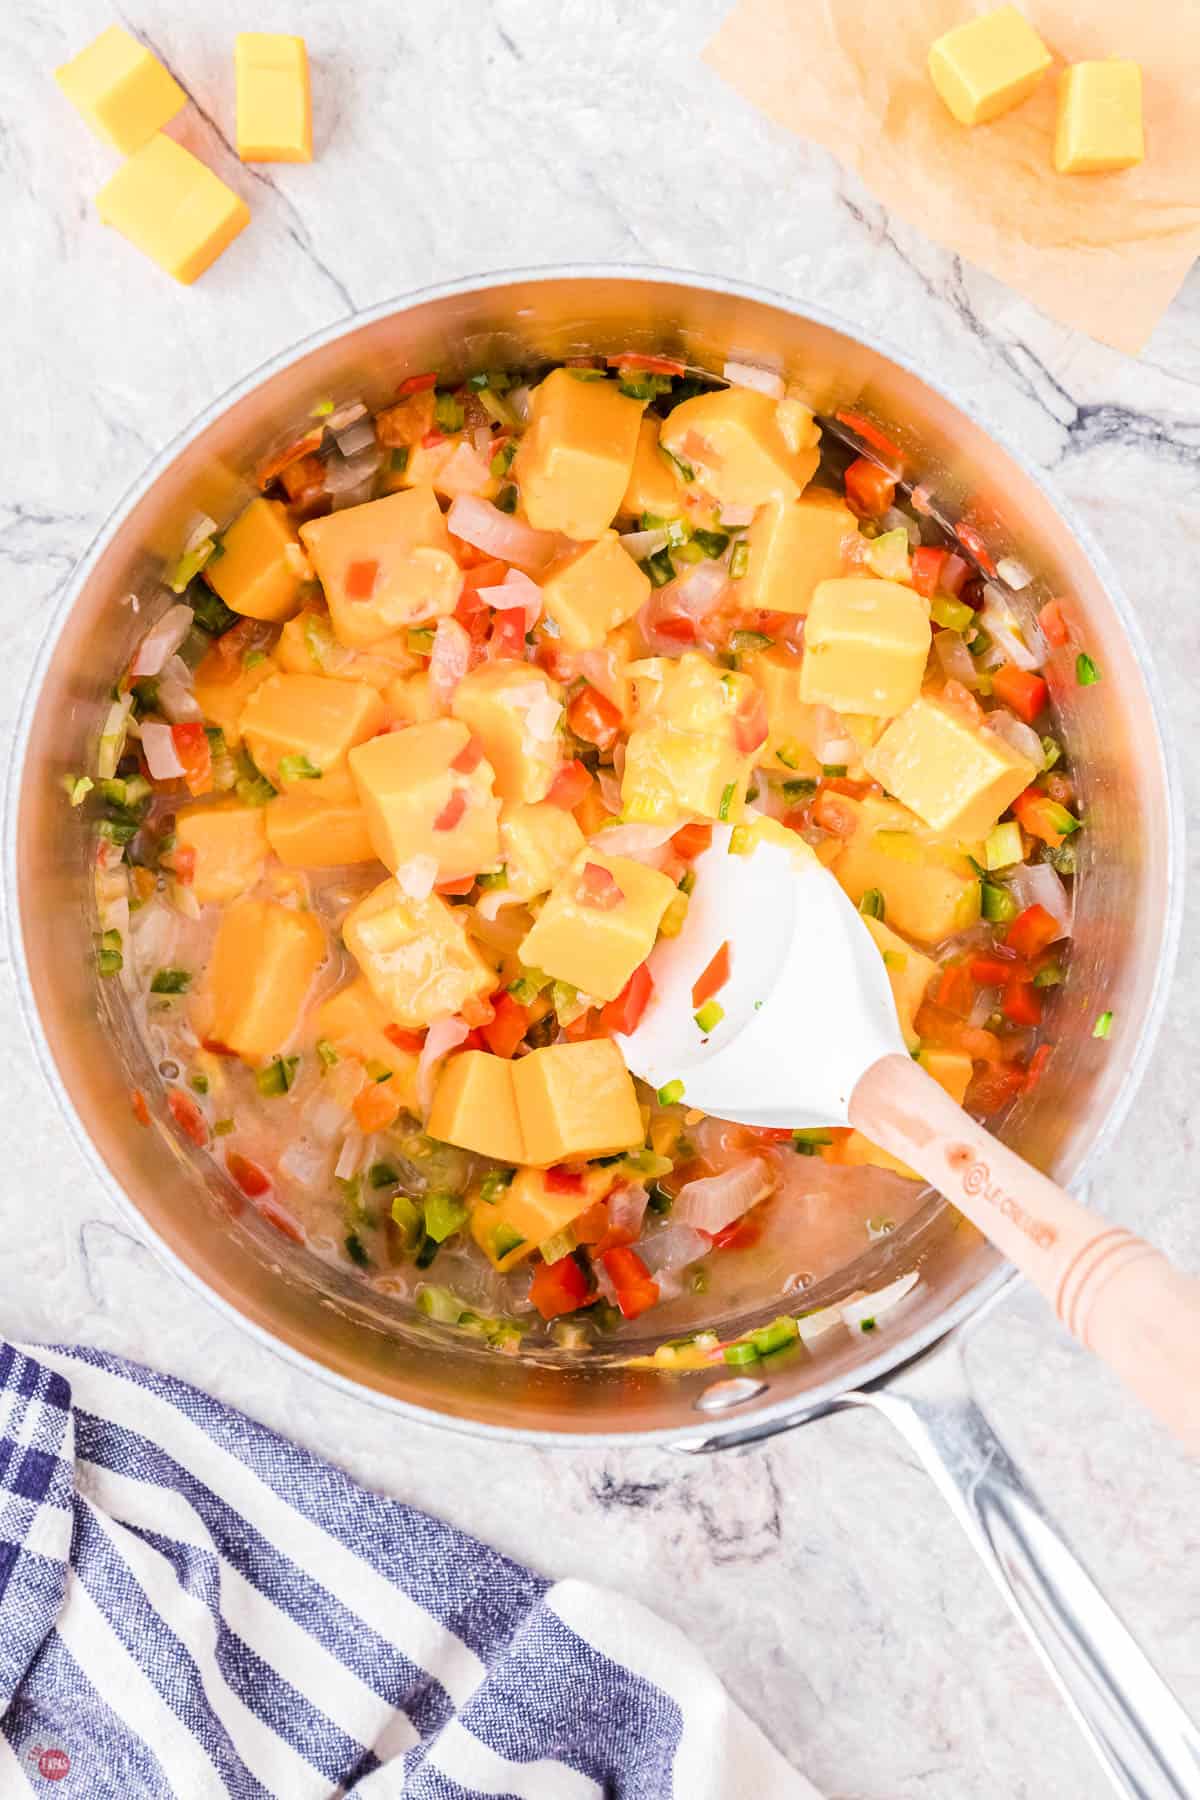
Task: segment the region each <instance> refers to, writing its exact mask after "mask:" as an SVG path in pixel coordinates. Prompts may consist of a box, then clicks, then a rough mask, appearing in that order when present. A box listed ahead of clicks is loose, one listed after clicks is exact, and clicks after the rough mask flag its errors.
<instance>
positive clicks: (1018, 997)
mask: <svg viewBox="0 0 1200 1800" xmlns="http://www.w3.org/2000/svg"><path fill="white" fill-rule="evenodd" d="M1000 1011H1001V1012H1002V1013H1003V1014H1004V1016H1005V1018H1006V1019H1008V1020H1010V1021H1011V1023H1012V1024H1014V1025H1040V1024H1041V1022H1042V996H1041V994H1040V993H1039V992H1038V990H1037V988H1035V987H1034V985H1033V983H1032V982H1031V981H1010V982H1009V984H1008V986H1007V987H1006V988H1005V990H1004V994H1003V997H1002V999H1001V1001H1000Z"/></svg>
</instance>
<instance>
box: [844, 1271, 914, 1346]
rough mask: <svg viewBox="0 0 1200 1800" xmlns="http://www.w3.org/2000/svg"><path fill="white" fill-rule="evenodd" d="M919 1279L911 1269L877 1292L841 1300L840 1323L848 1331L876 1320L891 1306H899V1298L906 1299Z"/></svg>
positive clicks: (860, 1328)
mask: <svg viewBox="0 0 1200 1800" xmlns="http://www.w3.org/2000/svg"><path fill="white" fill-rule="evenodd" d="M920 1279H921V1277H920V1276H919V1275H918V1274H917V1272H916V1270H915V1269H912V1270H910V1271H909V1273H908V1274H907V1275H901V1276H899V1277H898V1279H897V1280H895V1281H892V1282H889V1283H888V1285H887V1287H885V1288H880V1290H879V1292H878V1293H877V1294H864V1295H863V1296H862V1298H861V1299H859V1300H846V1301H843V1303H842V1308H841V1312H842V1323H843V1324H844V1325H845V1326H846V1328H847V1330H848V1331H861V1330H862V1328H863V1324H864V1322H865V1321H866V1320H868V1319H874V1320H875V1321H876V1322H878V1321H879V1319H880V1318H882V1316H883V1315H884V1313H888V1312H891V1310H892V1308H893V1307H895V1306H899V1304H900V1302H901V1300H905V1299H907V1297H908V1296H909V1294H911V1293H912V1291H913V1289H914V1288H915V1287H916V1285H917V1283H918V1282H919V1281H920Z"/></svg>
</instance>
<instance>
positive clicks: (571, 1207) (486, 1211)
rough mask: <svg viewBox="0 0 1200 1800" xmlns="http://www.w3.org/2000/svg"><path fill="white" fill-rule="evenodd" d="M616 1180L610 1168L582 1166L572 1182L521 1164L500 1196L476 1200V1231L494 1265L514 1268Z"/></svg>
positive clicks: (557, 1234) (473, 1231)
mask: <svg viewBox="0 0 1200 1800" xmlns="http://www.w3.org/2000/svg"><path fill="white" fill-rule="evenodd" d="M612 1185H613V1177H612V1172H611V1170H609V1169H596V1168H590V1169H583V1170H581V1171H580V1172H579V1177H578V1180H577V1181H575V1182H573V1183H571V1184H570V1185H568V1184H567V1183H564V1182H562V1181H556V1180H555V1179H554V1178H553V1177H551V1176H548V1175H547V1174H546V1173H545V1172H544V1171H543V1170H541V1169H528V1168H527V1169H518V1170H517V1172H516V1174H515V1175H514V1176H513V1179H512V1182H511V1184H510V1186H508V1187H507V1188H505V1190H504V1192H503V1193H502V1194H500V1195H499V1196H498V1198H497V1199H496V1200H495V1201H492V1202H489V1201H487V1200H484V1199H482V1198H480V1200H479V1201H478V1202H477V1204H476V1206H475V1208H474V1210H473V1211H472V1213H471V1236H472V1237H473V1238H474V1239H475V1242H476V1243H477V1244H478V1245H479V1248H480V1249H481V1250H482V1251H483V1252H484V1253H485V1255H486V1256H487V1258H488V1260H489V1262H491V1263H492V1265H493V1267H495V1268H497V1269H500V1270H501V1271H503V1270H506V1269H511V1268H513V1267H515V1265H516V1264H517V1263H521V1262H524V1261H525V1260H526V1259H527V1258H528V1257H530V1256H532V1255H533V1253H534V1251H535V1250H537V1249H540V1247H541V1246H542V1245H543V1244H548V1243H549V1242H550V1240H551V1239H552V1238H556V1237H560V1236H561V1234H562V1233H563V1232H564V1231H566V1229H567V1227H568V1226H569V1225H571V1224H572V1223H573V1222H574V1220H576V1219H577V1218H579V1216H580V1214H581V1213H585V1212H587V1210H588V1209H589V1207H592V1206H594V1205H595V1204H596V1202H597V1201H598V1200H602V1199H603V1198H604V1196H605V1195H606V1194H607V1193H608V1191H609V1190H610V1188H611V1187H612Z"/></svg>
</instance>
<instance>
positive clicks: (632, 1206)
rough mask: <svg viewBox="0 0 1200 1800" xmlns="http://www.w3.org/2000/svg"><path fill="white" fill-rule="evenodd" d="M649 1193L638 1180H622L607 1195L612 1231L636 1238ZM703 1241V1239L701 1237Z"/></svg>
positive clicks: (644, 1213) (644, 1215)
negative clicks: (624, 1232) (625, 1233)
mask: <svg viewBox="0 0 1200 1800" xmlns="http://www.w3.org/2000/svg"><path fill="white" fill-rule="evenodd" d="M648 1202H649V1195H648V1194H647V1192H646V1190H645V1188H644V1187H643V1186H642V1184H641V1182H640V1181H622V1182H619V1183H618V1185H617V1186H616V1187H614V1188H613V1190H612V1192H611V1193H610V1194H609V1196H608V1223H609V1225H610V1227H611V1228H612V1229H613V1230H614V1231H627V1232H628V1233H629V1236H630V1238H631V1239H636V1238H637V1235H638V1233H639V1232H640V1231H641V1229H642V1220H643V1219H644V1218H645V1217H646V1206H647V1204H648ZM701 1242H703V1239H701Z"/></svg>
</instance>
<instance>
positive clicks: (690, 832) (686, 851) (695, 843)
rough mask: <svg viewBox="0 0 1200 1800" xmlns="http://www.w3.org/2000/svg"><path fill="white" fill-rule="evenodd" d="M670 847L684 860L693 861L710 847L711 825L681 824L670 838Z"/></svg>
mask: <svg viewBox="0 0 1200 1800" xmlns="http://www.w3.org/2000/svg"><path fill="white" fill-rule="evenodd" d="M671 848H672V850H674V852H675V854H676V855H677V856H682V858H683V860H684V862H694V861H695V859H696V858H697V857H698V856H702V855H703V854H704V852H705V851H706V850H709V849H711V848H712V826H711V825H699V824H693V825H681V826H680V827H679V830H678V831H677V832H676V833H675V836H674V837H673V838H672V839H671Z"/></svg>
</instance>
